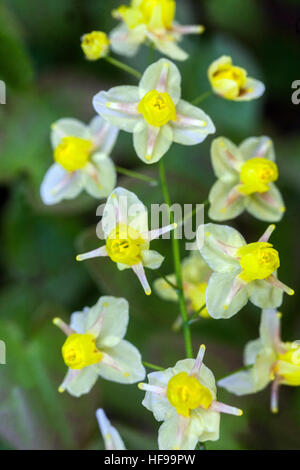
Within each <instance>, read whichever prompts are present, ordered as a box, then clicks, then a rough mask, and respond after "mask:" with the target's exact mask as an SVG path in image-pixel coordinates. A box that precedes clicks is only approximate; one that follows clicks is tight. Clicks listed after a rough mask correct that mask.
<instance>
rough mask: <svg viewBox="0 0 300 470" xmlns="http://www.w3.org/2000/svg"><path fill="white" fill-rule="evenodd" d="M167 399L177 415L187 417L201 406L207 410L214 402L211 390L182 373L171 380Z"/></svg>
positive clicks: (194, 378)
mask: <svg viewBox="0 0 300 470" xmlns="http://www.w3.org/2000/svg"><path fill="white" fill-rule="evenodd" d="M167 398H168V400H169V402H170V403H171V405H172V406H174V407H175V408H176V411H177V413H179V414H181V415H183V416H186V417H189V416H190V412H191V410H195V409H196V408H199V407H200V406H201V407H202V408H205V409H206V410H207V408H209V407H210V405H211V402H212V400H213V397H212V394H211V392H210V391H209V389H208V388H206V387H204V385H202V384H201V383H200V382H199V380H197V379H196V377H191V376H190V375H188V374H187V372H180V373H179V374H176V375H174V377H172V378H171V379H170V380H169V383H168V388H167Z"/></svg>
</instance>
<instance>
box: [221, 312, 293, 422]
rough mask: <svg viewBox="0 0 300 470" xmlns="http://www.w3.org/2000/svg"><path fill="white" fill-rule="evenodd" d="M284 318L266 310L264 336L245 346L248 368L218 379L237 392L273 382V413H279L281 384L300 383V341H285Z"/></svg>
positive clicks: (250, 391)
mask: <svg viewBox="0 0 300 470" xmlns="http://www.w3.org/2000/svg"><path fill="white" fill-rule="evenodd" d="M280 317H281V314H280V313H278V312H277V311H276V310H274V309H267V310H263V312H262V316H261V322H260V328H259V331H260V337H259V338H258V339H256V340H254V341H250V342H249V343H248V344H247V345H246V347H245V351H244V362H245V366H246V367H247V368H248V369H247V370H244V371H239V372H235V373H234V374H231V375H229V376H228V377H225V378H223V379H221V380H219V382H218V385H219V386H220V387H224V388H226V389H227V390H228V391H229V392H232V393H235V394H236V395H247V394H249V393H256V392H259V391H260V390H263V389H264V388H265V387H266V386H267V385H268V384H269V383H272V392H271V411H272V412H273V413H277V412H278V389H279V386H280V385H282V384H283V385H291V386H299V385H300V343H299V341H294V342H293V343H291V342H286V343H283V342H282V341H281V339H280Z"/></svg>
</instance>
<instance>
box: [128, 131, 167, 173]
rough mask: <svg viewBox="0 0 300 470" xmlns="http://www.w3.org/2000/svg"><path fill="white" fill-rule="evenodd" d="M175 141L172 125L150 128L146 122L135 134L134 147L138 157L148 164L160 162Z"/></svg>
mask: <svg viewBox="0 0 300 470" xmlns="http://www.w3.org/2000/svg"><path fill="white" fill-rule="evenodd" d="M172 141H173V131H172V128H171V126H170V125H168V124H166V125H164V126H162V127H154V126H150V125H149V124H147V123H146V122H144V123H143V125H142V126H138V127H137V128H136V130H135V131H134V133H133V145H134V149H135V151H136V153H137V156H138V157H139V158H140V159H141V160H142V161H143V162H144V163H147V164H152V163H156V162H158V161H159V160H160V159H161V158H162V157H163V156H164V155H165V153H167V151H168V150H169V148H170V146H171V144H172Z"/></svg>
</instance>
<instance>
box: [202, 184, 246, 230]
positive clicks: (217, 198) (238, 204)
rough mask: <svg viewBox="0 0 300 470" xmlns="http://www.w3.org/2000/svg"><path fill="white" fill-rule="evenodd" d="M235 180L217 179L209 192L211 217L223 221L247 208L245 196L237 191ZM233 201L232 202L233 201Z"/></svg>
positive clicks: (236, 215)
mask: <svg viewBox="0 0 300 470" xmlns="http://www.w3.org/2000/svg"><path fill="white" fill-rule="evenodd" d="M235 185H236V183H235V182H226V183H225V182H223V181H222V180H217V181H216V182H215V184H214V185H213V186H212V188H211V190H210V193H209V202H210V208H209V212H208V215H209V218H210V219H213V220H216V221H218V222H221V221H223V220H229V219H234V218H235V217H238V216H239V215H240V214H241V213H242V212H243V211H244V209H245V201H244V200H245V198H244V197H243V196H242V195H241V194H239V193H238V192H237V193H235ZM231 201H232V202H231Z"/></svg>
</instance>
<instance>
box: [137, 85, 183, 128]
mask: <svg viewBox="0 0 300 470" xmlns="http://www.w3.org/2000/svg"><path fill="white" fill-rule="evenodd" d="M138 112H139V113H141V114H142V115H143V116H144V118H145V120H146V121H147V122H148V124H150V125H151V126H155V127H161V126H164V125H165V124H167V123H168V122H169V121H171V120H172V121H176V108H175V105H174V103H173V101H172V98H171V96H170V95H169V93H167V92H164V93H159V92H158V91H157V90H151V91H148V93H146V94H145V96H144V97H143V98H142V99H141V101H140V102H139V104H138Z"/></svg>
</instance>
